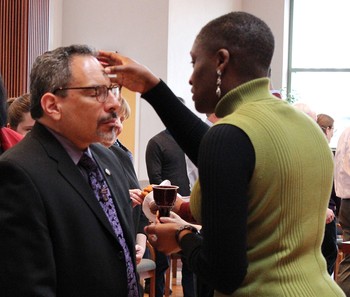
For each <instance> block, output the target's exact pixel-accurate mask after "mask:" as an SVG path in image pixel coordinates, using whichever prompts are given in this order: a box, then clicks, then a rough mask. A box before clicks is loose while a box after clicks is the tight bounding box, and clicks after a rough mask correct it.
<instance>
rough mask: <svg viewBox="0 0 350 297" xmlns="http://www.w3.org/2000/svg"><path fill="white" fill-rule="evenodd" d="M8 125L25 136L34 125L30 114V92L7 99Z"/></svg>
mask: <svg viewBox="0 0 350 297" xmlns="http://www.w3.org/2000/svg"><path fill="white" fill-rule="evenodd" d="M7 120H8V124H7V127H8V128H11V129H12V130H14V131H16V132H18V133H20V134H22V135H23V136H25V135H26V134H27V133H28V132H30V131H31V130H32V128H33V126H34V120H33V118H32V116H31V115H30V94H29V93H26V94H23V95H22V96H19V97H17V98H9V99H8V100H7Z"/></svg>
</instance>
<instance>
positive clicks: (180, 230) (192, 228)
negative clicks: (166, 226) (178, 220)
mask: <svg viewBox="0 0 350 297" xmlns="http://www.w3.org/2000/svg"><path fill="white" fill-rule="evenodd" d="M184 230H189V231H191V232H193V233H195V234H198V233H199V232H198V229H197V228H195V227H193V226H192V225H184V226H181V227H180V228H179V229H177V231H176V233H175V240H176V242H177V244H178V245H180V233H181V232H182V231H184Z"/></svg>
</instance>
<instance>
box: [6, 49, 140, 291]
mask: <svg viewBox="0 0 350 297" xmlns="http://www.w3.org/2000/svg"><path fill="white" fill-rule="evenodd" d="M116 90H117V88H116V87H115V86H112V85H110V79H109V77H108V76H107V75H106V73H105V72H104V70H103V67H102V66H101V65H100V63H99V62H98V60H97V59H96V58H95V55H94V53H93V52H92V51H91V50H90V49H89V48H88V47H86V46H69V47H64V48H58V49H56V50H54V51H51V52H47V53H45V54H43V55H42V56H39V57H38V58H37V60H36V62H35V63H34V65H33V69H32V72H31V90H30V91H31V95H32V97H31V98H32V110H31V115H32V117H33V118H34V119H36V124H35V126H34V128H33V130H32V132H31V133H30V134H29V135H27V136H26V137H25V139H24V140H23V141H21V142H20V143H19V144H17V145H16V146H14V147H13V148H12V149H10V150H8V151H7V152H5V153H4V154H3V155H2V156H1V158H0V292H1V296H2V297H9V296H11V297H16V296H45V297H51V296H62V297H82V296H84V297H90V296H91V297H96V296H98V297H110V296H125V297H131V296H132V297H134V296H139V293H138V292H137V289H136V291H135V290H133V288H134V287H131V289H130V284H133V283H135V281H136V283H137V282H138V280H137V277H136V272H135V271H136V268H135V232H134V230H135V228H134V225H133V220H132V208H131V200H130V197H129V191H128V181H127V179H126V177H125V175H124V171H123V170H122V169H121V163H120V160H119V159H117V158H116V157H115V155H114V154H113V153H112V152H111V151H110V150H108V149H106V148H104V147H103V146H102V145H99V144H93V143H97V142H103V141H104V140H108V139H111V138H112V137H114V135H115V121H116V116H117V115H116V110H117V109H118V108H119V103H118V100H117V98H116V94H115V93H113V91H116ZM83 153H87V154H88V155H90V157H92V158H93V160H94V161H95V163H96V164H97V166H98V168H99V169H100V172H101V173H102V176H103V178H104V179H105V180H106V182H107V185H108V188H109V191H110V194H108V197H109V198H108V200H109V202H108V203H110V202H111V201H112V203H111V205H114V208H115V212H116V217H117V220H119V223H120V226H121V230H122V231H120V230H119V233H118V232H116V229H115V227H113V226H114V225H112V224H111V223H110V219H109V213H108V211H106V212H105V211H104V210H103V207H101V205H102V203H104V201H102V200H100V201H99V200H98V199H96V195H97V194H96V195H95V193H94V191H93V189H92V187H90V185H89V172H87V171H86V170H85V169H84V168H83V167H82V166H80V165H79V164H80V163H79V160H80V158H81V156H82V155H83ZM78 163H79V164H78ZM116 234H117V235H116ZM120 238H123V240H124V241H121V240H120ZM125 243H126V244H125ZM127 254H129V257H128V256H126V255H127ZM130 259H131V260H130ZM128 264H129V265H128Z"/></svg>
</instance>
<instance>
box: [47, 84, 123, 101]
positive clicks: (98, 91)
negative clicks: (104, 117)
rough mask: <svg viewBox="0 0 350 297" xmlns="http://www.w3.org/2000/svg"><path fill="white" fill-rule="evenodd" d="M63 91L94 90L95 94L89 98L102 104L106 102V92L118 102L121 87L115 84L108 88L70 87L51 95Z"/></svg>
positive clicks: (102, 86)
mask: <svg viewBox="0 0 350 297" xmlns="http://www.w3.org/2000/svg"><path fill="white" fill-rule="evenodd" d="M65 90H94V91H95V94H92V95H91V96H93V97H95V98H96V100H97V101H98V102H100V103H103V102H105V101H106V100H107V97H108V92H112V94H113V95H114V96H115V97H116V98H117V99H118V100H120V96H121V87H120V86H119V85H117V84H112V85H110V86H109V87H107V86H105V85H101V86H94V87H70V88H63V87H59V88H57V89H55V90H54V91H53V94H55V93H56V92H58V91H65Z"/></svg>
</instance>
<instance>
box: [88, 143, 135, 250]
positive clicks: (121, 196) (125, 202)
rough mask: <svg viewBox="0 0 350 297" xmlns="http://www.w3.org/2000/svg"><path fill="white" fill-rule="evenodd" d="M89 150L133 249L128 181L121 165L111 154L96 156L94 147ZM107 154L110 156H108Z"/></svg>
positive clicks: (108, 152) (107, 152) (125, 235)
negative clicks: (105, 183) (106, 185)
mask: <svg viewBox="0 0 350 297" xmlns="http://www.w3.org/2000/svg"><path fill="white" fill-rule="evenodd" d="M90 148H91V150H92V152H93V155H94V158H95V160H96V162H97V163H98V165H99V167H100V169H101V172H102V174H103V176H104V178H105V180H106V182H107V184H108V187H109V189H110V192H111V194H112V198H113V199H114V204H115V206H116V211H117V214H118V219H119V222H120V224H121V226H122V229H123V233H124V237H125V239H126V241H127V242H128V245H129V248H130V247H133V243H134V236H135V235H134V234H133V232H132V231H133V230H134V229H135V228H133V226H130V223H133V221H132V208H131V203H130V195H129V191H128V187H127V185H128V181H127V179H126V177H125V174H124V171H123V170H122V165H121V164H120V161H119V160H118V159H117V158H116V157H115V156H114V155H113V153H112V152H110V151H108V150H107V151H106V152H105V154H101V153H100V154H97V153H95V151H96V147H90ZM108 154H110V155H109V156H108ZM117 190H118V191H117ZM128 218H129V219H128ZM132 250H133V248H132ZM132 250H130V252H132Z"/></svg>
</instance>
